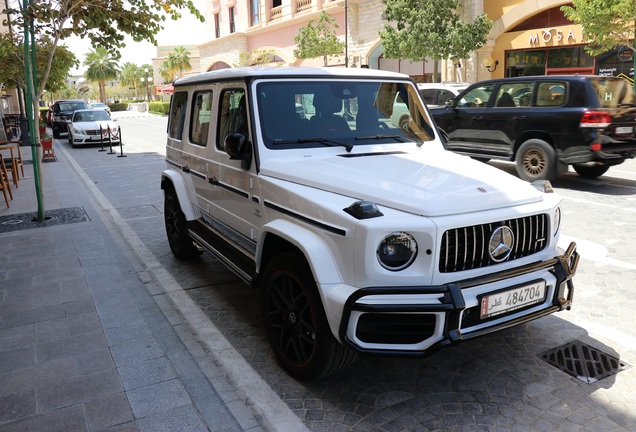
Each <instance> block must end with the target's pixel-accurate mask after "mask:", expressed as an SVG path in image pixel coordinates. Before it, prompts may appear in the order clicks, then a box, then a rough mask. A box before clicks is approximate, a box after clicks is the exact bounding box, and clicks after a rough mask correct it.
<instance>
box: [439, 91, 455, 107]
mask: <svg viewBox="0 0 636 432" xmlns="http://www.w3.org/2000/svg"><path fill="white" fill-rule="evenodd" d="M454 97H455V93H453V92H452V91H449V90H445V89H442V90H440V91H439V102H438V103H439V104H440V105H446V102H448V101H449V100H451V99H452V98H454Z"/></svg>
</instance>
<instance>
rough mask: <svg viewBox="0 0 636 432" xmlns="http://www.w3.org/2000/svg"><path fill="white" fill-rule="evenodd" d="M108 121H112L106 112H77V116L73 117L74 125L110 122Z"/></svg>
mask: <svg viewBox="0 0 636 432" xmlns="http://www.w3.org/2000/svg"><path fill="white" fill-rule="evenodd" d="M108 120H110V116H109V115H108V113H107V112H106V111H104V110H95V111H76V112H75V115H73V122H74V123H82V122H95V121H108Z"/></svg>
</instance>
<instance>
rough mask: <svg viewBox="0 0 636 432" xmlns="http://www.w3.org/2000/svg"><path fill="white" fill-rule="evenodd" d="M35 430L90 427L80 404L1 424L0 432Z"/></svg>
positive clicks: (80, 431)
mask: <svg viewBox="0 0 636 432" xmlns="http://www.w3.org/2000/svg"><path fill="white" fill-rule="evenodd" d="M34 431H46V432H85V431H88V429H87V427H86V420H85V419H84V414H83V410H82V407H81V406H79V405H74V406H71V407H66V408H62V409H59V410H55V411H52V412H48V413H44V414H38V415H36V416H31V417H28V418H25V419H23V420H21V421H18V422H13V423H9V424H6V425H2V424H0V432H34Z"/></svg>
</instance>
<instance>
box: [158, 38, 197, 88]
mask: <svg viewBox="0 0 636 432" xmlns="http://www.w3.org/2000/svg"><path fill="white" fill-rule="evenodd" d="M191 69H192V65H191V64H190V51H188V50H187V49H186V48H185V47H182V46H179V47H176V48H175V49H174V51H172V52H171V53H169V54H168V57H166V59H165V60H164V61H163V63H161V66H160V74H161V75H162V76H163V77H164V78H168V79H169V80H171V79H172V78H173V77H174V78H182V77H183V72H184V71H188V70H191Z"/></svg>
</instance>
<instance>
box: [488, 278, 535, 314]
mask: <svg viewBox="0 0 636 432" xmlns="http://www.w3.org/2000/svg"><path fill="white" fill-rule="evenodd" d="M545 295H546V286H545V281H539V282H535V283H533V284H531V285H524V286H520V287H517V288H513V289H510V290H506V291H501V292H498V293H497V294H490V295H487V296H484V297H482V299H481V313H480V317H481V319H484V318H489V317H492V316H495V315H501V314H503V313H506V312H510V311H513V310H515V309H519V308H522V307H525V306H530V305H533V304H536V303H542V302H543V301H544V300H545Z"/></svg>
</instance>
